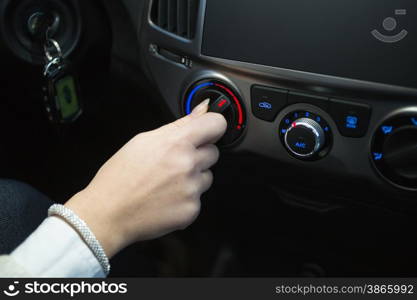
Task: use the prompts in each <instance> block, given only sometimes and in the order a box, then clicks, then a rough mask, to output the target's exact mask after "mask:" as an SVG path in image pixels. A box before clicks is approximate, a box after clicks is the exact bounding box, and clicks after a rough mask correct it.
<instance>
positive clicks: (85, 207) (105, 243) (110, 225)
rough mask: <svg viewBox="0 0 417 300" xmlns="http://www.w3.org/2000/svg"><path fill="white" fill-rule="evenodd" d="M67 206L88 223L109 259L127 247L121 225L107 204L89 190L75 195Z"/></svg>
mask: <svg viewBox="0 0 417 300" xmlns="http://www.w3.org/2000/svg"><path fill="white" fill-rule="evenodd" d="M65 207H67V208H69V209H71V210H72V211H73V212H74V213H75V214H77V216H78V217H79V218H80V219H81V220H83V221H84V222H85V223H86V224H87V226H88V227H89V229H90V230H91V231H92V232H93V234H94V235H95V236H96V238H97V240H98V241H99V242H100V244H101V246H102V247H103V249H104V252H105V253H106V255H107V257H108V258H109V259H110V258H112V257H113V256H114V255H116V254H117V253H118V252H119V251H120V250H122V249H123V248H124V247H125V242H124V234H123V233H122V232H121V231H120V228H121V227H120V226H118V224H116V222H115V221H114V220H113V218H112V216H111V214H109V213H107V211H108V209H107V208H106V207H105V205H101V203H100V201H97V200H96V198H95V197H93V195H91V193H89V192H88V191H87V190H83V191H81V192H79V193H77V194H76V195H74V196H73V197H72V198H71V199H70V200H69V201H68V202H67V203H65Z"/></svg>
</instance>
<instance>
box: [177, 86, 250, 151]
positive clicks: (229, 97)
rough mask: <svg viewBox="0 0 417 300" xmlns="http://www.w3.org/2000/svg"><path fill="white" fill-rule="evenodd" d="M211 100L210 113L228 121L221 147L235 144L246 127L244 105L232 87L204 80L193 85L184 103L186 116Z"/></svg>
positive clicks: (220, 143) (220, 142)
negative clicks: (214, 113) (207, 100)
mask: <svg viewBox="0 0 417 300" xmlns="http://www.w3.org/2000/svg"><path fill="white" fill-rule="evenodd" d="M206 99H209V100H210V103H209V106H210V108H209V111H210V112H216V113H220V114H222V115H223V116H224V117H225V119H226V121H227V125H228V126H227V131H226V133H225V135H224V136H223V138H222V139H221V140H220V141H219V145H222V146H227V145H230V144H232V143H234V142H235V141H236V140H237V139H238V138H239V137H240V136H241V135H242V134H243V132H244V129H245V127H246V113H245V109H244V105H243V103H242V101H241V99H240V96H239V94H238V93H237V92H235V91H234V89H233V88H232V87H230V86H229V85H227V84H225V83H224V82H221V81H218V80H202V81H199V82H197V83H195V84H193V85H192V86H191V87H190V89H189V90H188V91H187V93H186V97H185V102H184V112H185V114H190V113H191V112H192V110H193V109H194V107H196V106H197V105H198V104H200V103H201V102H203V101H204V100H206Z"/></svg>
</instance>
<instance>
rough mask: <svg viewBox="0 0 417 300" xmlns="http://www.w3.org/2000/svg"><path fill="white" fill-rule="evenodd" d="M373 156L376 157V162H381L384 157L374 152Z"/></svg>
mask: <svg viewBox="0 0 417 300" xmlns="http://www.w3.org/2000/svg"><path fill="white" fill-rule="evenodd" d="M373 155H374V159H375V160H381V159H382V157H383V156H384V155H383V154H382V153H377V152H374V153H373Z"/></svg>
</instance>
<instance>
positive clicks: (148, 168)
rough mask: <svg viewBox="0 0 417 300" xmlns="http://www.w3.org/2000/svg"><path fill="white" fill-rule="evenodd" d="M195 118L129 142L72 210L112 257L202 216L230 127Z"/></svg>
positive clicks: (203, 110)
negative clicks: (221, 142) (220, 148)
mask: <svg viewBox="0 0 417 300" xmlns="http://www.w3.org/2000/svg"><path fill="white" fill-rule="evenodd" d="M207 110H208V101H205V102H203V103H202V104H200V105H199V106H198V107H196V108H195V109H194V111H193V113H192V114H191V115H189V116H186V117H184V118H182V119H180V120H177V121H176V122H174V123H171V124H168V125H166V126H164V127H161V128H159V129H157V130H154V131H150V132H146V133H141V134H139V135H137V136H136V137H134V138H133V139H132V140H131V141H129V142H128V143H127V144H126V145H125V146H124V147H123V148H122V149H121V150H120V151H119V152H117V153H116V154H115V155H114V156H113V157H112V158H111V159H110V160H109V161H107V162H106V163H105V164H104V165H103V167H102V168H101V169H100V170H99V171H98V173H97V175H96V176H95V178H94V179H93V180H92V182H91V183H90V184H89V185H88V187H87V188H85V189H84V190H83V191H81V192H80V193H78V194H77V195H75V196H74V197H73V198H71V199H70V200H69V201H68V202H67V203H66V206H67V207H68V208H70V209H72V210H73V211H74V212H75V213H76V214H77V215H78V216H79V217H80V218H81V219H83V220H84V221H85V222H86V223H87V225H88V226H89V227H90V229H91V230H92V231H93V233H94V234H95V235H96V237H97V239H98V240H99V241H100V243H101V244H102V246H103V248H104V250H105V252H106V254H107V255H108V256H109V257H112V256H114V255H115V254H116V253H117V252H118V251H120V250H121V249H123V248H124V247H126V246H128V245H129V244H131V243H133V242H136V241H143V240H149V239H154V238H158V237H161V236H163V235H165V234H168V233H170V232H172V231H175V230H179V229H185V228H186V227H187V226H189V225H190V224H191V223H192V222H193V221H194V220H195V219H196V218H197V216H198V215H199V212H200V204H201V203H200V196H201V195H202V194H203V193H204V192H205V191H207V190H208V189H209V188H210V186H211V184H212V181H213V175H212V173H211V171H210V170H209V169H210V168H211V167H212V166H213V165H214V164H215V163H216V162H217V160H218V158H219V151H218V149H217V147H216V146H215V145H214V143H215V142H217V141H218V140H219V139H220V138H221V137H222V136H223V135H224V133H225V131H226V127H227V123H226V120H225V119H224V117H223V116H222V115H220V114H215V113H207Z"/></svg>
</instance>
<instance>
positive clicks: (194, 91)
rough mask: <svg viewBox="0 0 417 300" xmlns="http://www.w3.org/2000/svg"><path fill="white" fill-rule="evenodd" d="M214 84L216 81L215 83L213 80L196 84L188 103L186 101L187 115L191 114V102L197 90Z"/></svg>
mask: <svg viewBox="0 0 417 300" xmlns="http://www.w3.org/2000/svg"><path fill="white" fill-rule="evenodd" d="M212 85H214V83H213V82H206V83H202V84H200V85H198V86H196V87H195V88H194V89H193V90H192V91H191V93H190V95H189V96H188V99H187V103H186V106H185V113H186V114H187V115H189V114H191V102H192V101H193V97H194V95H195V94H196V93H197V91H198V90H199V89H202V88H203V87H206V86H212Z"/></svg>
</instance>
